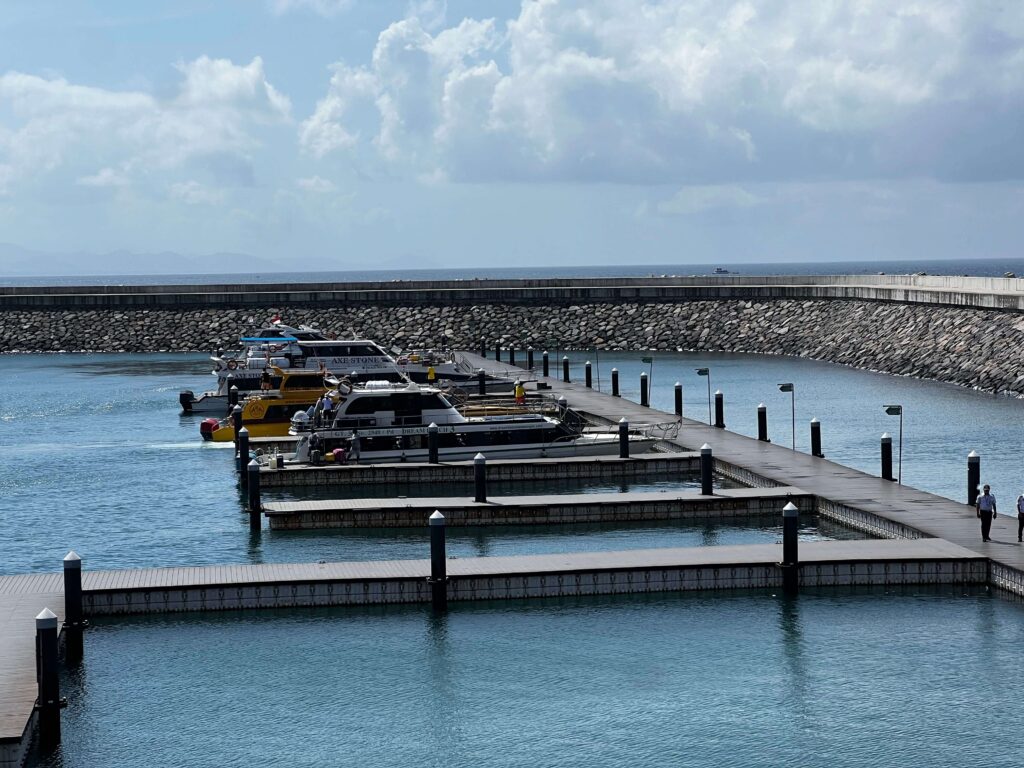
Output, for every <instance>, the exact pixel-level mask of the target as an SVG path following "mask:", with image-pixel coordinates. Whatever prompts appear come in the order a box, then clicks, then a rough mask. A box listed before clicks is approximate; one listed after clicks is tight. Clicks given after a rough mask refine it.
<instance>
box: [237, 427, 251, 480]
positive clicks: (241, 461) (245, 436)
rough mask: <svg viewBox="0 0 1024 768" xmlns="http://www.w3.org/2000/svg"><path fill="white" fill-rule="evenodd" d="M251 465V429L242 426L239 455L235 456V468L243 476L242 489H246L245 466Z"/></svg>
mask: <svg viewBox="0 0 1024 768" xmlns="http://www.w3.org/2000/svg"><path fill="white" fill-rule="evenodd" d="M247 466H249V430H248V429H247V428H245V427H242V428H241V429H240V430H238V455H237V456H235V469H237V470H238V474H239V475H241V476H242V490H245V487H246V480H245V468H246V467H247Z"/></svg>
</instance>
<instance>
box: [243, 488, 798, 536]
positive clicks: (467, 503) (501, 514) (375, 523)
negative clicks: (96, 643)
mask: <svg viewBox="0 0 1024 768" xmlns="http://www.w3.org/2000/svg"><path fill="white" fill-rule="evenodd" d="M789 501H792V502H793V503H795V504H796V505H797V507H799V509H800V511H801V512H802V513H804V514H809V513H811V512H813V511H814V497H813V496H810V495H808V494H805V493H804V492H803V491H801V490H800V489H799V488H790V487H778V488H734V489H719V490H717V491H716V492H715V495H713V496H703V495H701V494H700V492H699V491H675V490H673V491H646V492H630V493H577V494H565V495H558V496H553V495H544V496H500V497H493V498H489V499H488V500H487V501H486V502H479V503H478V502H476V501H473V500H472V499H467V498H465V497H457V498H426V499H420V498H408V499H406V498H401V499H326V500H318V501H317V500H314V501H278V502H268V503H266V504H264V505H263V511H264V514H265V515H266V516H267V518H268V519H269V521H270V527H271V528H272V529H274V530H312V529H319V528H422V527H423V526H425V525H426V524H427V518H429V517H430V515H431V513H433V512H434V511H435V510H437V511H440V512H441V513H442V514H443V515H444V516H445V520H446V521H447V524H448V525H449V526H453V525H462V526H482V525H552V524H554V525H561V524H571V523H623V522H639V521H667V520H697V519H708V518H714V519H716V520H718V519H722V518H735V517H769V516H770V517H772V518H774V519H776V520H777V519H781V518H780V516H781V510H782V507H784V506H785V505H786V503H787V502H789Z"/></svg>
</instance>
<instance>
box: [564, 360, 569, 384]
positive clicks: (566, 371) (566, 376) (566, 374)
mask: <svg viewBox="0 0 1024 768" xmlns="http://www.w3.org/2000/svg"><path fill="white" fill-rule="evenodd" d="M562 381H564V382H565V383H566V384H568V383H569V356H568V355H565V356H563V357H562Z"/></svg>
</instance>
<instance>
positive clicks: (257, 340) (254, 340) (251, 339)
mask: <svg viewBox="0 0 1024 768" xmlns="http://www.w3.org/2000/svg"><path fill="white" fill-rule="evenodd" d="M242 341H244V342H245V343H246V344H263V343H267V342H275V343H277V342H282V341H298V339H296V338H295V337H294V336H273V337H271V336H243V337H242Z"/></svg>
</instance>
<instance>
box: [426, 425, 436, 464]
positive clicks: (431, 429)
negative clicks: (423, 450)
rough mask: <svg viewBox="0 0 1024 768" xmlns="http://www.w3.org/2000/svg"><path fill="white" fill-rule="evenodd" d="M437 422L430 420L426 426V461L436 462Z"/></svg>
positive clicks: (429, 462)
mask: <svg viewBox="0 0 1024 768" xmlns="http://www.w3.org/2000/svg"><path fill="white" fill-rule="evenodd" d="M437 443H438V440H437V424H435V423H434V422H430V426H428V427H427V463H428V464H437V463H438V458H437Z"/></svg>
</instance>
